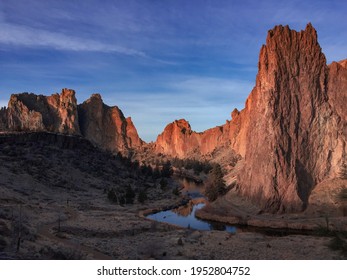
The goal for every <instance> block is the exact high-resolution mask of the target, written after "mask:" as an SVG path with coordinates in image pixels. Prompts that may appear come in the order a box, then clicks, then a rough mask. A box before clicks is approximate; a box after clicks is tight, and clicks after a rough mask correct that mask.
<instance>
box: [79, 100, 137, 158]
mask: <svg viewBox="0 0 347 280" xmlns="http://www.w3.org/2000/svg"><path fill="white" fill-rule="evenodd" d="M78 112H79V119H80V127H81V133H82V135H83V136H84V137H85V138H87V139H88V140H90V141H91V142H92V143H94V144H96V145H97V146H99V147H102V148H103V149H106V150H109V151H112V152H124V153H125V152H127V151H129V150H131V149H138V148H140V147H141V146H142V144H143V142H142V140H141V139H140V137H139V135H138V134H137V131H136V128H135V126H134V124H133V122H132V121H131V118H127V119H126V118H125V117H124V115H123V113H122V111H121V110H120V109H119V108H118V107H117V106H114V107H109V106H107V105H105V104H104V103H103V101H102V98H101V96H100V94H93V95H92V96H91V97H90V98H89V99H88V100H87V101H85V102H83V103H82V104H81V105H79V106H78Z"/></svg>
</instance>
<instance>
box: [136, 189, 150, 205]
mask: <svg viewBox="0 0 347 280" xmlns="http://www.w3.org/2000/svg"><path fill="white" fill-rule="evenodd" d="M147 199H148V197H147V194H146V192H145V191H144V190H142V191H140V192H139V195H138V197H137V200H138V202H140V203H144V202H145V201H146V200H147Z"/></svg>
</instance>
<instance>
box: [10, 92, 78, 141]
mask: <svg viewBox="0 0 347 280" xmlns="http://www.w3.org/2000/svg"><path fill="white" fill-rule="evenodd" d="M5 115H6V119H7V121H6V122H7V123H6V125H5V126H6V129H7V130H9V131H48V132H55V133H63V134H70V135H78V134H80V131H79V124H78V114H77V101H76V97H75V91H73V90H69V89H63V90H62V93H61V94H53V95H51V96H43V95H35V94H32V93H31V94H29V93H23V94H12V95H11V98H10V101H9V103H8V108H7V109H6V113H5Z"/></svg>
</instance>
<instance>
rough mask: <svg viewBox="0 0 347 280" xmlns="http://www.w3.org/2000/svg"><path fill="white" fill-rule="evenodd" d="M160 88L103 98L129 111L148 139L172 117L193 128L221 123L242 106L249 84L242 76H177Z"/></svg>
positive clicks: (110, 103)
mask: <svg viewBox="0 0 347 280" xmlns="http://www.w3.org/2000/svg"><path fill="white" fill-rule="evenodd" d="M166 86H167V88H166V89H163V91H162V92H157V93H151V92H135V93H134V92H120V93H115V94H112V95H111V94H107V95H106V96H105V97H106V98H104V102H105V103H107V104H109V105H115V104H117V105H118V106H119V107H120V108H121V109H122V110H124V114H125V115H130V116H131V117H132V119H133V121H134V123H135V125H136V127H137V129H138V132H139V134H140V136H141V137H142V138H143V139H145V140H146V141H151V140H154V139H155V138H156V136H157V135H158V134H159V133H161V132H162V130H163V129H164V127H165V126H166V125H167V124H168V123H170V122H172V121H174V120H175V119H180V118H185V119H187V120H188V121H189V122H190V123H191V125H192V128H193V129H194V130H196V131H204V130H206V129H208V128H211V127H214V126H216V125H221V124H223V123H224V122H225V120H226V119H230V112H231V111H232V110H233V109H234V108H238V109H242V108H243V107H244V102H245V100H246V97H247V95H248V94H249V92H250V91H251V89H252V87H253V84H252V83H250V82H247V81H243V80H233V79H224V78H216V77H201V76H177V77H176V79H175V81H170V82H169V81H167V82H166Z"/></svg>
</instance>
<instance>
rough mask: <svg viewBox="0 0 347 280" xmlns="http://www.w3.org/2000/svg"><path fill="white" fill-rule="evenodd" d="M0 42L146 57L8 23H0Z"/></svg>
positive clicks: (117, 47)
mask: <svg viewBox="0 0 347 280" xmlns="http://www.w3.org/2000/svg"><path fill="white" fill-rule="evenodd" d="M0 43H2V44H10V45H16V46H25V47H48V48H53V49H57V50H69V51H95V52H115V53H120V54H124V55H131V56H140V57H147V55H146V54H145V53H144V52H141V51H138V50H135V49H131V48H127V47H123V46H118V45H113V44H109V43H103V42H99V41H95V40H89V39H83V38H79V37H74V36H68V35H65V34H62V33H57V32H51V31H46V30H40V29H35V28H31V27H25V26H20V25H15V24H8V23H0Z"/></svg>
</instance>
